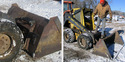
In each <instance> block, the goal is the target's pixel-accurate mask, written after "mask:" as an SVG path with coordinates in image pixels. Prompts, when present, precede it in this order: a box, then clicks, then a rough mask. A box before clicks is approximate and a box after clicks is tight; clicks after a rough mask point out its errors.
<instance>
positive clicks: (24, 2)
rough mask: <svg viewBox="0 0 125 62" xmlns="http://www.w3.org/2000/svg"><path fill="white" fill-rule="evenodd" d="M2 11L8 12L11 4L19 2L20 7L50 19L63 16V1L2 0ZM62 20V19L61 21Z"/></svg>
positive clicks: (0, 5)
mask: <svg viewBox="0 0 125 62" xmlns="http://www.w3.org/2000/svg"><path fill="white" fill-rule="evenodd" d="M0 1H1V2H0V11H2V12H4V13H7V12H8V9H9V8H10V7H11V4H13V3H17V4H18V5H19V7H20V8H22V9H24V10H26V11H28V12H31V13H34V14H37V15H39V16H42V17H45V18H47V19H50V18H51V17H54V16H58V17H59V19H60V20H62V18H61V11H62V10H61V7H62V5H61V3H60V2H57V1H53V0H0ZM61 22H62V21H61Z"/></svg>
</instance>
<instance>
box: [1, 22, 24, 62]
mask: <svg viewBox="0 0 125 62" xmlns="http://www.w3.org/2000/svg"><path fill="white" fill-rule="evenodd" d="M0 34H6V35H8V36H9V37H10V38H11V40H12V42H11V46H10V49H9V50H8V51H7V52H10V53H8V55H6V56H4V57H0V62H11V61H12V59H14V58H15V57H16V55H17V54H18V52H19V50H20V49H21V42H22V41H23V39H22V38H23V36H22V32H21V30H20V29H19V27H17V25H16V24H14V23H12V22H0ZM11 47H12V48H11ZM5 54H6V53H4V54H3V55H5Z"/></svg>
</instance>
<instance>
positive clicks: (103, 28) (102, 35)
mask: <svg viewBox="0 0 125 62" xmlns="http://www.w3.org/2000/svg"><path fill="white" fill-rule="evenodd" d="M105 25H106V20H105V18H104V19H102V33H101V38H103V37H104V31H105Z"/></svg>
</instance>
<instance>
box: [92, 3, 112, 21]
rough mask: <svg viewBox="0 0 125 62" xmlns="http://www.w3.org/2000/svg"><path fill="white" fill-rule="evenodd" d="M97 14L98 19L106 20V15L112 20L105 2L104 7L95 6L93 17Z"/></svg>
mask: <svg viewBox="0 0 125 62" xmlns="http://www.w3.org/2000/svg"><path fill="white" fill-rule="evenodd" d="M97 13H98V16H99V18H101V19H103V18H106V16H107V14H108V13H109V15H110V18H112V12H111V9H110V6H109V4H108V3H107V2H105V4H104V6H102V5H101V4H100V3H99V4H98V5H97V7H96V9H95V11H94V15H96V14H97Z"/></svg>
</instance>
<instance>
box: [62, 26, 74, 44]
mask: <svg viewBox="0 0 125 62" xmlns="http://www.w3.org/2000/svg"><path fill="white" fill-rule="evenodd" d="M74 39H75V36H74V32H73V31H72V29H70V28H67V29H65V30H64V41H65V42H66V43H72V42H74Z"/></svg>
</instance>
